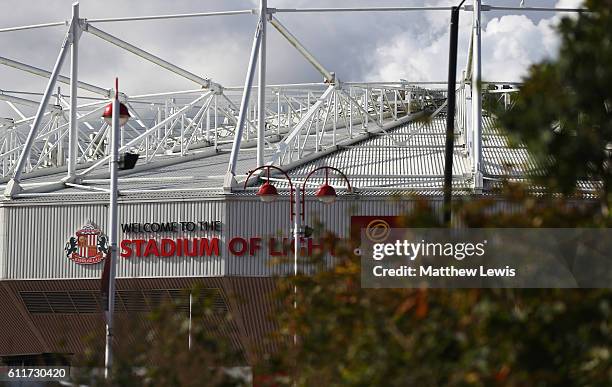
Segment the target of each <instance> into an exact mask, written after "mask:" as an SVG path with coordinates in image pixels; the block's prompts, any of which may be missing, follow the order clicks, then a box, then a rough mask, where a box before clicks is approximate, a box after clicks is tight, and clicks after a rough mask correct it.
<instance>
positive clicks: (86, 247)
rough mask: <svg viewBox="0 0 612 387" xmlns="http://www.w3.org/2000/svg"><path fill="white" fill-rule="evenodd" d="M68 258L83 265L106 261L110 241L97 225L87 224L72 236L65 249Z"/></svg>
mask: <svg viewBox="0 0 612 387" xmlns="http://www.w3.org/2000/svg"><path fill="white" fill-rule="evenodd" d="M64 251H65V253H66V258H69V259H71V260H72V261H74V262H75V263H78V264H81V265H93V264H96V263H98V262H100V261H102V260H103V259H104V257H105V256H106V253H107V252H108V239H107V238H106V235H104V234H103V233H102V231H101V230H100V229H99V228H98V226H97V225H95V224H94V223H91V222H87V224H86V225H85V226H83V227H82V228H81V229H80V230H78V231H77V232H76V233H75V235H73V236H71V237H70V239H69V240H68V242H67V243H66V247H65V248H64Z"/></svg>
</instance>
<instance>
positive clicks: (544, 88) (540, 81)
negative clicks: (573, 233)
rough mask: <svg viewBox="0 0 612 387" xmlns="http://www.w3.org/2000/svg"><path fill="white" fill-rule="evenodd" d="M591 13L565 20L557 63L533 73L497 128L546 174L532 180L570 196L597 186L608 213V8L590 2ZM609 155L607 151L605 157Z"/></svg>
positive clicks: (611, 35)
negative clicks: (580, 186)
mask: <svg viewBox="0 0 612 387" xmlns="http://www.w3.org/2000/svg"><path fill="white" fill-rule="evenodd" d="M587 5H588V7H589V8H590V9H591V10H592V11H593V12H587V13H582V14H580V16H579V17H577V18H569V17H566V18H563V19H562V21H561V23H560V26H559V32H560V35H561V47H560V53H559V57H558V59H556V60H554V61H548V62H544V63H540V64H537V65H534V66H533V67H532V68H531V69H530V72H529V76H528V77H527V79H525V80H524V84H523V86H522V87H521V90H520V92H519V93H518V95H517V96H516V98H515V99H514V101H513V107H512V108H511V109H509V110H508V111H501V110H500V111H498V112H497V114H498V117H499V123H500V126H501V127H503V128H505V129H507V130H508V131H509V132H510V133H511V134H514V135H515V136H517V137H518V139H520V141H522V142H523V143H525V144H526V145H527V146H528V148H529V149H530V150H531V153H532V154H533V155H534V157H536V158H537V159H538V161H539V164H540V165H542V166H543V167H544V168H543V170H542V171H538V173H537V174H536V175H537V176H536V177H537V179H538V180H539V181H540V182H543V183H544V185H545V186H546V187H547V188H549V189H550V190H551V191H562V192H564V193H572V192H574V191H575V190H576V186H577V184H576V183H577V182H579V181H581V180H587V179H590V180H596V181H600V182H601V183H602V185H601V191H602V192H601V198H602V203H603V205H604V206H605V210H607V208H608V207H609V205H610V202H611V201H612V197H611V196H610V195H611V194H612V193H611V192H610V185H611V183H612V169H611V167H610V163H611V160H610V152H611V150H612V71H611V70H610V63H612V1H610V0H589V1H587ZM606 148H608V149H606Z"/></svg>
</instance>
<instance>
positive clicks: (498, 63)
mask: <svg viewBox="0 0 612 387" xmlns="http://www.w3.org/2000/svg"><path fill="white" fill-rule="evenodd" d="M457 2H458V1H449V0H429V1H422V0H403V1H399V0H381V1H375V0H368V1H366V0H343V1H340V0H338V1H333V2H332V1H329V0H327V1H322V0H308V1H306V0H291V1H290V0H268V6H269V7H277V8H287V7H317V6H318V7H326V6H327V7H329V6H338V7H347V6H401V5H403V6H412V5H430V6H433V5H452V4H455V3H457ZM580 2H581V1H580V0H541V1H537V0H526V3H527V5H531V6H554V5H557V6H576V5H578V4H580ZM71 3H72V1H69V0H29V1H24V0H2V1H1V2H0V8H1V10H0V27H11V26H18V25H27V24H36V23H45V22H54V21H62V20H66V19H68V18H69V17H70V12H71ZM80 3H81V17H84V18H90V19H93V18H104V17H118V16H137V15H154V14H168V13H186V12H205V11H218V10H230V9H233V10H235V9H248V8H253V7H256V6H257V3H258V1H257V0H251V1H249V0H231V1H224V2H220V1H213V0H198V1H196V0H175V1H164V0H131V1H121V0H104V1H102V0H82V1H81V2H80ZM467 3H470V1H469V0H468V1H467ZM488 3H489V4H496V5H513V6H518V4H519V3H520V0H498V1H495V0H489V2H488ZM483 17H484V22H483V50H484V52H483V73H484V79H485V80H496V81H516V80H519V79H520V78H521V76H522V75H523V74H524V73H525V71H526V68H527V67H528V65H529V64H530V63H533V62H534V61H539V60H542V59H543V58H546V57H550V56H554V55H555V53H556V50H557V45H558V42H557V38H556V34H555V31H554V27H553V26H554V25H555V21H556V20H557V19H558V17H559V16H558V15H555V14H554V13H549V12H546V13H532V14H530V15H528V16H524V15H521V14H516V13H515V14H511V13H507V12H506V13H502V12H484V13H483ZM278 18H279V19H280V20H281V22H283V23H284V24H285V26H287V27H288V28H289V29H290V30H291V31H292V32H293V34H294V35H295V36H297V37H298V38H299V39H300V40H301V41H302V42H303V43H304V44H305V45H306V47H308V48H309V49H310V50H311V51H312V53H313V54H314V55H315V56H316V57H317V58H319V60H320V61H321V62H322V63H323V64H324V65H325V66H326V67H327V68H328V69H329V70H331V71H335V72H336V73H337V74H338V77H339V78H340V79H342V80H347V81H363V80H371V81H395V80H399V79H400V78H404V79H407V80H436V81H437V80H444V79H446V76H445V73H446V71H447V70H446V66H447V55H448V22H449V12H448V11H444V12H440V11H437V12H436V11H431V12H425V13H424V12H410V13H406V12H405V13H390V12H386V13H370V14H365V13H341V14H338V13H337V14H299V15H296V14H280V15H278ZM470 19H471V13H469V12H462V13H461V28H460V48H459V53H460V54H459V55H460V57H459V70H462V69H463V67H464V66H465V61H466V52H467V46H468V42H467V38H468V35H467V34H468V32H469V26H470ZM255 25H256V17H255V16H253V15H239V16H221V17H207V18H194V19H179V20H168V21H140V22H131V23H125V22H122V23H104V24H98V25H97V27H98V28H100V29H102V30H104V31H107V32H109V33H111V34H113V35H115V36H118V37H120V38H122V39H124V40H126V41H128V42H131V43H134V44H136V45H138V46H139V47H141V48H144V49H146V50H147V51H149V52H151V53H154V54H156V55H158V56H160V57H162V58H164V59H168V60H170V61H171V62H173V63H175V64H177V65H180V66H182V67H184V68H186V69H188V70H190V71H192V72H194V73H196V74H199V75H202V76H204V77H209V78H212V79H213V80H215V81H217V82H220V83H221V84H223V85H227V86H236V85H241V84H242V83H243V82H244V74H245V70H246V67H247V62H248V56H249V51H250V45H251V41H252V36H253V31H254V28H255ZM65 30H66V28H65V27H63V26H62V27H51V28H45V29H37V30H32V31H18V32H8V33H1V34H0V47H1V52H2V53H1V54H0V56H4V57H8V58H11V59H15V60H18V61H22V62H26V63H29V64H31V65H34V66H38V67H41V68H45V69H50V68H51V67H52V65H53V63H54V61H55V58H56V56H57V52H58V50H59V47H60V44H61V41H62V37H63V35H64V34H65ZM269 31H270V34H269V38H268V81H269V83H281V82H292V83H293V82H312V81H319V80H320V79H321V77H320V76H319V75H318V73H317V72H315V71H314V70H313V69H312V68H311V67H310V65H309V64H308V63H307V62H306V61H305V60H304V59H303V58H302V57H301V56H300V55H299V54H298V53H297V52H296V51H295V50H294V49H293V48H292V47H291V46H290V45H289V44H288V43H287V42H286V41H284V39H283V38H282V37H281V36H280V35H279V34H278V33H277V32H276V31H275V30H274V29H273V28H272V27H271V26H270V27H269ZM80 58H81V63H80V65H81V67H80V69H81V70H80V79H81V80H83V81H86V82H90V83H93V84H96V85H99V86H102V87H108V88H110V87H112V80H113V78H114V76H115V75H118V76H119V77H120V79H121V82H122V89H123V90H125V91H126V93H128V94H132V95H134V94H138V93H145V92H156V91H170V90H181V89H189V88H193V87H194V84H193V83H191V82H189V81H186V80H184V79H182V78H180V77H178V76H175V75H173V74H171V73H168V72H166V71H165V70H162V69H160V68H158V67H156V66H155V65H153V64H151V63H149V62H146V61H144V60H142V59H140V58H138V57H136V56H134V55H132V54H130V53H127V52H125V51H123V50H121V49H119V48H117V47H115V46H113V45H111V44H109V43H106V42H104V41H101V40H100V39H98V38H97V37H95V36H92V35H89V34H86V33H85V34H84V35H83V37H82V38H81V53H80ZM68 69H69V61H66V64H65V65H64V69H63V73H64V74H67V73H68ZM44 84H45V81H44V80H43V79H41V78H37V77H36V76H31V75H28V74H26V73H23V72H20V71H18V70H14V69H12V68H8V67H0V89H3V90H26V91H37V92H40V91H42V90H43V88H44ZM62 88H66V90H65V91H66V92H67V91H68V90H67V86H62Z"/></svg>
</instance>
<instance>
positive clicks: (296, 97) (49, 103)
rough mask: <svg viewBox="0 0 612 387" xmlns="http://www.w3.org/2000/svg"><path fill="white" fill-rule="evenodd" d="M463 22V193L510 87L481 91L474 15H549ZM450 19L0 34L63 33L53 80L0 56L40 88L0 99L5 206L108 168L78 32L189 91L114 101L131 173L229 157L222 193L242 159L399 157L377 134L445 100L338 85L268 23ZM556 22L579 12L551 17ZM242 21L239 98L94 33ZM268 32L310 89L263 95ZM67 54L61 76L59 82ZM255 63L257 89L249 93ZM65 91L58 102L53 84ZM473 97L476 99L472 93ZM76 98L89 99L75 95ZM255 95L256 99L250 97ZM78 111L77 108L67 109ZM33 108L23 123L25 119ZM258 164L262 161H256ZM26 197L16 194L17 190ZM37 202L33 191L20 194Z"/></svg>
mask: <svg viewBox="0 0 612 387" xmlns="http://www.w3.org/2000/svg"><path fill="white" fill-rule="evenodd" d="M463 9H464V10H466V11H471V12H472V15H473V18H472V38H471V40H470V49H469V52H468V56H467V58H468V60H467V64H466V68H465V70H464V71H463V76H462V77H461V80H460V83H459V87H458V88H457V98H456V101H457V108H456V109H457V118H456V132H457V134H458V136H459V141H460V142H461V143H462V144H465V147H464V149H465V151H464V152H465V155H466V157H468V158H469V160H470V162H471V165H472V168H473V176H471V177H469V179H470V181H472V182H473V187H474V189H476V190H478V189H481V188H482V177H483V176H482V171H483V169H482V165H481V164H482V146H481V139H482V126H481V122H482V106H481V101H482V93H483V91H484V92H486V93H491V94H494V95H495V97H496V98H498V99H499V100H500V101H503V103H504V105H505V106H506V107H508V106H509V105H510V104H511V99H510V98H509V95H510V93H512V92H515V91H516V90H517V89H516V88H515V87H514V85H511V86H509V84H505V85H506V86H503V87H502V85H501V84H500V85H497V86H496V85H495V84H494V83H490V82H489V83H483V82H482V79H481V71H480V67H481V64H480V59H481V52H480V44H481V43H480V14H481V12H483V11H489V10H505V9H508V10H510V9H511V10H521V11H549V10H551V9H549V8H530V7H524V8H512V7H495V6H490V5H484V4H481V1H480V0H473V1H472V4H471V5H466V6H465V7H464V8H463ZM424 10H430V11H450V7H393V8H390V7H363V8H302V9H276V8H269V7H267V2H266V0H261V3H260V7H259V8H257V9H252V10H236V11H225V12H204V13H193V14H178V15H157V16H155V15H154V16H139V17H123V18H108V19H83V18H80V15H79V7H78V3H76V4H74V5H73V9H72V17H71V19H70V20H69V21H67V22H61V23H45V24H38V25H31V26H19V27H9V28H3V29H0V32H6V31H18V30H30V29H38V28H48V27H54V26H61V25H67V26H68V28H67V31H66V34H65V37H64V40H63V44H62V48H61V50H60V52H59V54H58V57H57V60H56V63H55V66H54V67H53V69H52V71H47V70H44V69H40V68H37V67H34V66H31V65H29V64H26V63H21V62H18V61H16V60H13V59H9V58H7V57H0V64H3V65H6V66H10V67H13V68H16V69H19V70H22V71H25V72H29V73H32V74H35V75H38V76H41V77H44V78H47V79H48V84H47V87H46V89H45V90H44V92H43V93H42V94H41V95H40V100H35V99H32V98H36V96H32V95H31V94H32V93H22V92H19V91H7V90H0V102H3V103H6V104H7V106H9V107H10V108H11V109H12V110H13V111H14V112H15V113H16V115H17V116H18V117H19V118H16V119H14V118H2V119H0V172H1V176H0V179H1V180H0V182H4V183H7V186H6V189H5V196H7V197H13V196H15V195H18V194H20V193H21V192H23V191H24V187H25V185H22V184H21V180H22V177H23V176H24V174H25V176H34V175H37V174H44V173H45V172H47V171H48V172H49V173H51V172H53V173H55V174H57V172H58V171H62V170H65V171H66V175H65V177H64V178H63V179H61V180H60V181H55V182H51V183H50V184H48V185H47V186H46V187H45V188H43V189H42V190H47V191H49V190H54V189H59V188H62V187H65V186H70V187H80V188H84V189H87V185H86V183H84V182H86V181H93V180H95V178H96V177H98V176H103V175H104V173H105V171H107V169H108V168H105V165H107V164H108V160H109V158H110V156H109V141H110V130H109V127H108V125H107V124H105V123H104V122H103V121H102V119H101V118H100V116H101V112H102V110H103V108H104V106H105V105H106V104H108V103H109V96H112V95H113V94H114V91H113V90H111V89H105V88H103V87H99V86H96V85H92V84H89V83H86V82H83V81H81V80H79V77H80V75H79V72H78V56H79V54H78V49H79V39H80V36H81V34H82V33H83V32H87V33H89V34H91V35H93V36H96V37H98V38H100V39H102V40H105V41H107V42H109V43H111V44H114V45H116V46H118V47H120V48H122V49H124V50H126V51H128V52H131V53H133V54H135V55H137V56H139V57H141V58H143V59H145V60H148V61H150V62H152V63H154V64H156V65H158V66H160V67H162V68H164V69H166V70H168V71H170V72H172V73H174V74H177V75H179V76H181V77H183V78H186V79H188V80H190V81H192V82H194V83H195V85H196V86H197V87H198V88H197V89H192V90H181V91H169V92H161V93H155V94H147V95H127V94H121V96H120V98H121V99H122V101H123V102H124V103H126V104H127V106H128V108H129V111H130V114H131V116H132V117H133V119H132V120H131V121H130V122H129V123H128V124H127V125H126V126H124V127H123V128H121V143H120V146H121V147H120V149H121V151H132V152H137V153H139V154H140V157H141V160H140V161H139V163H141V164H145V165H146V164H152V165H153V164H155V163H178V162H180V161H181V159H182V158H186V157H190V158H192V157H206V156H209V155H215V154H218V153H223V152H227V153H229V154H230V158H229V163H228V168H227V174H226V176H225V180H224V188H225V189H226V190H229V191H231V190H232V189H235V188H236V187H237V186H238V184H237V183H238V181H237V179H236V163H237V160H238V154H239V153H240V152H241V151H244V150H245V149H248V148H255V149H256V150H257V164H258V165H266V164H273V165H277V166H284V167H285V168H290V167H292V166H296V165H299V164H300V163H304V162H306V161H308V160H312V159H313V158H316V157H319V156H321V155H324V154H327V153H329V152H331V151H334V150H336V149H339V147H341V146H350V145H351V144H353V143H355V141H356V139H357V140H358V139H362V138H366V137H367V136H369V135H371V134H373V133H377V134H381V135H386V136H388V137H389V139H390V140H391V141H392V143H393V144H394V145H393V146H397V147H402V146H407V145H406V144H401V143H398V142H397V141H396V140H395V138H394V136H392V135H390V133H389V132H388V131H389V130H390V129H391V128H392V127H394V126H397V125H399V124H401V123H403V122H407V121H410V120H413V119H415V118H416V117H418V116H420V115H423V114H428V115H431V114H433V115H436V114H438V113H440V112H443V111H444V107H445V103H446V102H445V101H446V91H445V90H444V88H443V86H444V85H443V83H442V82H421V83H419V82H407V81H392V82H369V83H368V82H342V81H341V80H340V79H339V78H338V77H337V75H336V74H335V73H334V72H333V71H330V70H329V69H327V68H326V67H325V66H324V65H323V64H322V63H321V62H319V61H318V60H317V58H316V57H315V56H314V55H313V54H312V53H311V52H310V51H309V50H308V49H307V48H306V47H305V46H304V45H303V44H302V43H301V42H300V41H299V40H298V38H297V37H295V36H294V35H293V34H292V33H291V32H290V31H289V29H288V28H287V27H285V26H284V25H283V24H282V23H281V21H280V20H279V19H278V17H277V16H278V15H279V14H282V13H312V12H412V11H424ZM554 10H555V11H567V12H574V11H584V10H576V9H569V8H568V9H554ZM238 14H253V15H255V16H256V17H257V23H256V28H255V33H254V37H253V45H252V50H251V56H250V61H249V67H248V70H247V73H246V77H245V83H244V86H243V87H224V86H222V85H220V84H218V83H216V82H214V81H213V80H211V79H210V78H206V77H203V76H200V75H198V74H194V73H192V72H189V71H187V70H185V69H183V68H181V67H179V66H177V65H175V64H173V63H171V62H169V61H167V60H165V59H162V58H160V57H158V56H155V55H153V54H151V53H149V52H147V51H146V50H145V49H143V48H140V47H137V46H136V45H133V44H131V43H128V42H127V41H126V40H123V39H120V38H118V37H115V36H113V35H111V34H109V33H107V32H105V31H103V30H102V29H100V28H98V27H96V26H95V25H96V24H101V23H110V22H136V21H140V20H159V19H178V18H187V17H209V16H230V15H238ZM268 24H270V25H271V26H272V27H274V29H275V30H276V31H277V32H278V33H280V35H281V36H283V37H284V38H285V39H287V40H288V41H289V43H291V45H292V46H293V47H295V49H296V50H297V51H298V52H299V53H300V54H301V55H302V56H303V57H304V58H305V60H307V61H308V62H309V63H310V64H311V65H312V66H313V67H314V68H315V69H316V70H317V71H318V72H319V73H320V74H321V76H322V78H323V81H322V82H321V83H310V84H284V85H267V84H266V81H265V69H266V63H265V61H266V34H268V31H267V29H266V26H267V25H268ZM69 49H70V62H71V66H70V77H64V76H61V75H59V72H60V70H61V68H62V65H63V64H64V62H65V60H66V57H67V56H68V52H69ZM258 62H259V64H260V65H259V69H260V71H259V77H258V78H259V85H254V78H255V68H256V65H257V63H258ZM58 82H59V83H64V84H68V85H69V93H68V94H67V95H66V94H63V93H62V91H61V89H60V88H56V84H57V83H58ZM483 89H484V90H483ZM78 90H83V91H87V92H89V93H93V94H95V95H98V96H99V97H84V96H80V95H77V93H78ZM252 90H257V96H258V98H257V99H253V100H252V99H251V98H250V96H251V91H252ZM79 100H80V101H85V100H89V102H87V103H81V104H80V105H79V104H77V101H79ZM32 108H35V109H36V113H35V114H34V115H30V116H28V113H26V111H27V110H28V109H29V110H31V109H32ZM266 154H267V155H268V156H267V157H264V156H265V155H266ZM27 190H28V189H26V191H27ZM29 190H31V191H33V192H34V191H39V190H41V188H40V187H39V186H37V187H36V188H33V189H29Z"/></svg>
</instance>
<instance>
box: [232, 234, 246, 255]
mask: <svg viewBox="0 0 612 387" xmlns="http://www.w3.org/2000/svg"><path fill="white" fill-rule="evenodd" d="M236 245H239V246H236ZM247 248H248V242H247V241H246V239H244V238H240V237H234V238H232V239H230V242H229V250H230V252H231V253H232V254H234V255H237V256H240V257H241V256H243V255H244V253H245V252H246V251H247Z"/></svg>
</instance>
